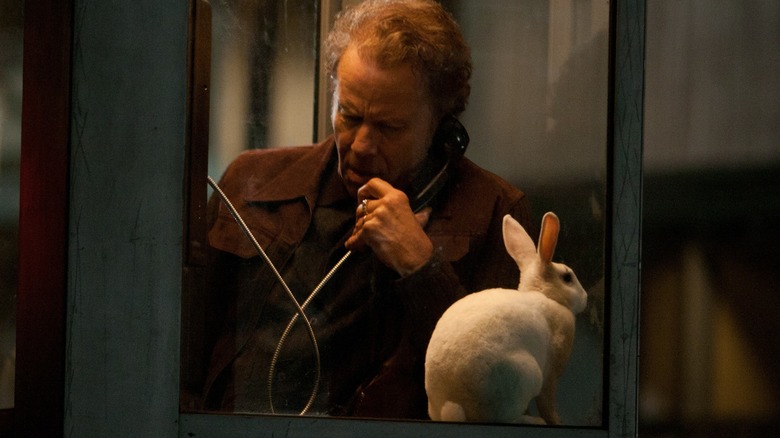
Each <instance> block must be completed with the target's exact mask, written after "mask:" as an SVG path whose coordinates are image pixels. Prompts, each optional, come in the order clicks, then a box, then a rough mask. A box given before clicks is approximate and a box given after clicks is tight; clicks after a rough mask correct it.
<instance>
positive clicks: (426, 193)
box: [407, 116, 469, 213]
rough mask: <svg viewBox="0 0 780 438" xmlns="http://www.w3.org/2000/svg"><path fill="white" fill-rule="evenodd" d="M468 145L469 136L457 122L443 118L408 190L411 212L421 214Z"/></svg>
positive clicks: (450, 117) (450, 118)
mask: <svg viewBox="0 0 780 438" xmlns="http://www.w3.org/2000/svg"><path fill="white" fill-rule="evenodd" d="M468 144H469V134H468V132H466V128H465V127H464V126H463V125H462V124H461V123H460V121H458V119H456V118H455V117H453V116H446V117H444V119H442V121H441V122H440V123H439V126H438V128H437V129H436V133H435V134H434V135H433V141H432V143H431V147H430V148H429V149H428V157H427V158H426V159H425V163H424V164H423V165H422V168H421V169H420V170H419V171H418V173H417V175H416V176H415V178H414V180H413V181H412V183H411V184H410V185H409V188H408V189H407V196H409V205H410V206H411V207H412V211H414V212H415V213H416V212H418V211H420V210H421V209H422V208H423V207H425V206H426V205H427V204H428V202H430V201H431V199H433V197H434V196H436V194H437V193H438V192H439V190H441V189H442V187H444V185H445V184H446V182H447V179H448V178H449V176H450V174H451V173H452V171H453V169H452V167H453V166H454V165H455V164H456V163H457V162H458V160H459V159H460V157H462V156H463V154H464V153H465V152H466V147H467V146H468Z"/></svg>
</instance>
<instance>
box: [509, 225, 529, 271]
mask: <svg viewBox="0 0 780 438" xmlns="http://www.w3.org/2000/svg"><path fill="white" fill-rule="evenodd" d="M504 246H506V252H508V253H509V255H510V256H512V258H513V259H514V260H515V262H516V263H517V266H519V267H520V269H521V270H522V269H523V266H525V265H527V264H528V263H530V262H531V261H532V260H533V259H535V258H536V247H535V246H534V241H533V240H531V236H529V235H528V233H527V232H526V231H525V229H524V228H523V226H522V225H520V223H519V222H517V221H516V220H515V219H514V218H513V217H512V216H510V215H506V216H504Z"/></svg>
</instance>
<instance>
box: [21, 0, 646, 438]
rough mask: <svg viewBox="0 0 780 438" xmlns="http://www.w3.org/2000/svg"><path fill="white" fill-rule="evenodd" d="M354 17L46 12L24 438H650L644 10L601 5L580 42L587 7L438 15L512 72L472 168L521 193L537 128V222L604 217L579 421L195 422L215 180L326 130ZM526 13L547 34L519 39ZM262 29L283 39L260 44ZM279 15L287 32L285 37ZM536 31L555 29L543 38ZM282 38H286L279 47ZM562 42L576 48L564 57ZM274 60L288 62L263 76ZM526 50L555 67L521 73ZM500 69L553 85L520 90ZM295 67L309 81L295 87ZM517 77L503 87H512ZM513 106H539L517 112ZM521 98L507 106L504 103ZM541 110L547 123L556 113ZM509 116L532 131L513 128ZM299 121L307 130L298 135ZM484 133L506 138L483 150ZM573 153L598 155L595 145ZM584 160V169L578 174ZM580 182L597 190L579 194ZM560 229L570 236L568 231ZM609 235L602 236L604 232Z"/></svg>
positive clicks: (30, 73) (233, 5) (61, 5)
mask: <svg viewBox="0 0 780 438" xmlns="http://www.w3.org/2000/svg"><path fill="white" fill-rule="evenodd" d="M349 3H354V2H349V1H337V0H319V1H315V0H309V1H297V2H287V1H284V2H281V1H279V2H257V3H255V2H213V1H212V2H208V1H205V0H191V1H189V2H157V1H142V2H140V3H137V2H136V3H132V4H129V3H126V2H124V3H123V2H118V1H114V0H110V1H102V2H97V3H95V2H82V1H80V0H70V1H66V2H54V1H49V0H46V1H43V2H36V3H35V4H33V3H30V2H28V4H27V5H26V9H25V20H26V21H25V48H24V50H25V64H24V68H25V69H24V80H25V83H24V85H25V87H24V103H23V105H24V109H23V117H24V121H23V133H22V178H21V215H20V218H21V219H20V222H21V223H20V248H21V253H20V280H19V282H20V285H19V294H18V316H17V320H18V322H17V326H18V328H17V330H18V336H17V339H18V341H17V345H18V347H17V348H18V351H17V371H16V376H17V377H16V402H15V408H14V414H13V415H14V430H15V432H16V435H17V436H59V435H63V436H74V437H76V436H114V435H120V436H182V437H186V436H258V435H260V436H272V435H275V434H281V433H284V434H285V435H287V436H311V435H313V434H318V435H325V436H331V435H347V434H354V435H368V434H382V435H385V434H390V435H400V436H408V435H413V436H421V435H429V436H463V437H466V436H521V435H523V434H525V433H529V432H530V433H533V434H534V435H535V436H556V437H557V436H570V435H571V436H574V435H576V436H588V437H605V436H634V435H636V434H637V363H638V329H639V311H638V303H639V247H640V238H641V237H640V236H641V233H640V217H641V216H640V213H641V164H642V163H641V156H642V153H641V138H642V135H641V134H642V107H643V106H642V97H643V96H642V90H643V52H644V11H645V2H644V1H642V0H640V1H626V2H610V3H609V5H606V6H603V5H602V7H601V9H599V5H597V4H596V3H599V4H601V3H603V2H593V5H592V10H590V11H588V12H587V14H586V16H587V18H583V20H586V21H587V23H588V24H589V28H590V29H591V32H590V33H587V34H578V33H577V32H574V31H573V30H572V29H582V28H581V27H577V26H572V23H571V22H569V21H567V20H568V18H565V17H571V15H569V14H568V12H567V11H565V10H562V9H560V8H562V7H563V6H561V4H560V2H553V1H548V0H533V1H532V0H529V1H527V2H525V1H523V2H502V1H498V0H496V1H493V0H491V1H487V2H470V1H449V2H442V3H444V4H445V5H446V6H447V7H448V8H450V9H451V10H452V11H453V14H454V15H455V16H456V17H457V18H458V21H459V22H460V23H461V25H462V27H463V29H464V33H465V34H466V35H467V37H468V38H469V40H470V44H472V46H473V47H474V58H475V65H476V66H477V68H479V66H480V65H485V66H488V67H487V68H486V70H485V71H486V72H488V73H489V72H491V71H493V72H496V71H498V72H499V74H495V75H490V74H485V75H484V76H480V75H481V74H482V73H481V72H480V73H479V74H477V73H475V76H474V80H473V86H474V87H475V88H477V87H484V88H478V89H479V90H486V91H484V92H480V93H476V92H473V99H472V103H471V104H472V105H473V108H472V112H467V113H466V114H465V115H464V117H463V119H462V121H463V124H464V125H466V128H467V129H468V130H469V134H468V136H467V137H466V138H468V137H469V136H470V138H471V144H476V143H477V142H478V143H481V144H485V145H484V146H479V147H473V146H469V149H468V150H467V151H466V154H467V155H469V156H470V157H472V159H474V160H475V161H477V162H479V163H480V164H482V165H483V166H485V167H487V168H489V169H495V171H496V173H498V174H501V175H502V176H504V175H506V176H505V177H506V178H507V179H508V180H510V182H513V183H515V181H512V179H513V178H514V176H512V175H513V174H512V172H515V171H516V167H517V166H519V165H520V164H518V163H519V161H521V160H520V159H513V158H512V156H513V154H514V150H513V149H500V146H499V145H501V144H504V145H506V144H512V146H511V147H515V146H514V142H513V140H514V139H516V138H518V136H519V135H520V134H519V133H518V132H520V131H523V132H525V133H530V134H529V135H537V136H538V137H532V138H530V139H529V140H528V143H529V144H535V143H538V144H542V145H546V148H545V150H534V146H533V145H532V146H528V149H524V152H523V153H524V154H526V155H527V156H533V157H535V159H534V160H533V162H531V163H529V164H528V165H529V169H527V170H524V171H523V175H525V177H526V178H527V179H525V180H523V181H524V182H522V181H521V182H518V184H522V185H523V189H524V191H526V192H528V193H529V194H530V196H531V197H532V199H533V198H534V194H536V198H537V199H538V201H539V207H538V208H539V209H542V208H544V209H554V210H557V211H564V212H565V213H566V214H567V215H569V217H571V218H578V217H580V216H578V215H580V214H582V211H583V210H584V209H585V208H586V207H585V206H587V209H588V213H587V215H585V216H587V219H588V220H589V221H590V222H588V221H584V222H583V221H576V220H575V219H572V222H577V223H579V224H580V228H579V229H566V230H565V231H564V232H565V233H568V234H567V236H570V237H571V239H570V240H571V241H572V242H576V243H573V244H572V247H571V248H568V249H567V250H568V251H569V254H572V257H574V258H577V259H578V260H580V261H581V262H582V267H581V268H578V269H579V270H582V271H586V272H589V274H585V275H584V277H586V278H587V282H588V284H589V287H588V289H589V293H592V292H591V291H596V290H598V291H599V293H600V294H601V301H600V303H601V305H600V307H599V308H595V309H593V310H592V311H593V312H594V313H593V314H592V315H590V316H588V315H586V316H584V317H583V318H585V319H583V320H582V324H586V325H587V324H590V325H587V326H585V328H584V329H583V331H582V332H583V333H585V334H583V335H582V340H581V341H579V342H580V343H579V344H577V345H576V346H575V352H574V353H573V354H574V355H577V357H578V361H579V362H580V363H581V364H587V365H583V366H581V367H579V368H578V369H574V370H573V371H572V372H571V374H570V375H568V376H567V377H565V378H564V382H563V383H561V385H563V386H564V387H566V388H567V389H566V391H567V392H568V393H569V394H570V395H571V396H570V397H568V399H570V400H571V401H570V402H566V403H564V405H565V406H562V410H564V411H565V413H566V414H567V415H568V417H569V418H571V420H570V421H569V422H567V423H565V424H563V425H562V426H557V427H540V426H523V425H513V424H469V423H464V424H455V423H441V422H432V421H400V420H394V421H381V420H374V419H352V418H326V417H314V416H303V417H302V418H299V417H297V416H289V415H269V414H262V413H258V414H251V415H250V414H246V415H244V414H242V415H228V414H215V413H205V412H199V411H198V410H197V409H196V408H195V406H196V403H195V402H194V400H195V399H196V398H197V385H194V386H193V385H191V383H192V382H193V381H197V380H198V378H199V377H200V376H199V373H202V370H200V369H199V368H198V366H197V363H198V361H199V360H202V358H203V356H204V355H207V354H208V352H207V351H204V350H203V349H202V346H200V345H199V344H198V343H197V342H194V341H193V339H197V338H199V337H202V336H206V335H208V334H206V333H203V330H204V329H203V320H204V319H206V318H208V311H209V309H204V308H202V307H201V306H199V303H201V298H202V297H201V295H200V294H202V291H201V290H200V289H199V285H200V284H201V283H202V281H203V266H204V263H205V262H206V261H205V255H204V245H206V239H205V234H206V224H205V208H206V202H207V197H208V196H209V194H210V192H209V189H208V184H207V176H209V175H211V176H214V177H218V176H219V174H221V172H223V170H224V166H225V165H226V163H227V162H229V161H231V160H232V158H233V157H234V156H235V153H236V151H237V150H239V149H242V148H248V147H268V146H273V145H280V144H296V142H298V141H301V138H298V137H295V136H296V135H300V136H302V141H307V142H311V141H316V140H317V139H321V138H324V137H325V136H327V135H328V134H329V121H328V120H329V109H330V102H329V99H330V96H329V94H328V91H327V88H328V87H327V86H326V81H327V78H325V77H323V74H322V71H320V68H321V67H320V66H319V62H318V61H319V57H318V48H319V43H320V38H321V35H323V34H326V33H327V31H328V30H329V26H330V24H332V21H333V17H334V16H335V14H336V13H337V12H338V11H339V10H340V9H341V8H342V7H343V6H345V5H346V4H349ZM261 5H262V6H261ZM247 8H250V9H247ZM253 8H254V9H253ZM260 9H262V10H261V11H260V12H258V11H259V10H260ZM521 12H522V14H521ZM529 12H533V13H529ZM262 13H265V14H267V15H262ZM491 14H492V15H491ZM525 15H531V16H541V17H543V20H542V21H541V22H534V23H531V24H526V25H524V26H521V25H519V24H518V22H519V21H518V20H521V19H522V17H524V16H525ZM488 16H489V18H490V19H493V20H495V22H492V23H494V24H495V25H494V26H492V27H491V28H492V29H495V30H496V31H497V32H503V33H502V34H501V35H503V36H514V37H517V40H515V39H511V38H510V39H507V38H503V39H496V38H492V39H491V37H490V35H488V34H485V32H484V29H485V26H484V23H483V22H481V21H480V20H483V19H487V18H485V17H488ZM247 17H249V18H251V19H250V20H247V21H242V20H246V19H247ZM248 23H253V24H252V26H260V27H259V28H258V29H260V32H261V33H260V35H264V36H268V35H271V36H268V40H265V39H263V38H259V37H257V34H252V33H251V31H252V29H248V27H247V26H249V24H248ZM262 23H266V24H267V23H276V24H275V26H276V27H274V28H273V32H270V31H269V30H268V29H266V28H263V27H262ZM254 30H255V31H256V30H257V29H254ZM263 32H265V33H263ZM518 32H519V33H518ZM522 32H527V33H528V34H540V33H541V34H542V36H543V37H542V38H540V39H538V40H537V41H536V42H535V43H529V42H526V40H524V39H523V38H521V36H522V37H525V36H527V35H525V34H522ZM296 37H298V38H299V40H296V39H295V38H296ZM269 40H270V41H275V42H277V43H278V44H280V46H273V45H272V46H268V45H267V42H268V41H269ZM507 41H516V44H517V47H515V46H514V43H512V44H507ZM583 41H584V42H587V44H586V43H584V42H583ZM579 42H583V43H582V44H583V45H582V47H585V48H588V49H590V51H591V54H592V53H595V55H594V56H596V57H600V58H598V59H600V60H601V61H603V62H602V63H601V64H599V63H596V64H597V65H600V66H602V67H603V68H602V70H600V71H599V70H596V71H594V73H593V74H594V75H595V76H594V77H596V78H600V79H598V81H600V82H599V83H603V87H602V88H601V89H599V90H601V91H600V92H601V94H598V95H597V96H596V97H594V99H595V101H596V105H597V106H596V108H601V109H600V110H599V111H601V112H599V113H598V114H595V115H594V117H596V118H597V119H599V120H601V122H603V130H600V131H598V132H597V133H595V134H593V135H594V136H595V137H593V138H594V139H595V140H593V141H591V142H590V143H588V144H592V147H593V148H594V149H593V150H594V152H593V153H590V152H588V153H585V154H583V156H578V155H577V154H574V153H572V149H567V148H566V147H565V146H561V147H559V148H557V149H556V147H551V146H550V145H553V146H554V145H566V144H569V143H572V142H573V141H574V140H575V139H574V137H576V136H574V135H572V134H571V133H570V132H568V131H566V130H564V129H562V127H565V126H569V125H572V124H576V120H575V119H576V117H574V116H573V115H572V114H571V113H567V112H566V108H567V106H569V103H570V102H573V101H574V100H573V99H575V97H574V95H571V94H567V93H569V92H571V90H567V89H566V88H565V86H564V85H565V84H568V83H571V81H572V80H573V79H572V76H571V75H575V76H576V74H575V73H576V72H577V71H580V70H579V68H580V67H581V66H583V65H587V64H589V63H590V62H589V61H587V60H583V59H577V57H576V56H575V55H577V56H578V55H580V54H582V52H583V51H578V50H574V47H573V46H576V45H577V44H580V43H579ZM257 43H260V45H258V46H252V45H251V44H257ZM263 44H266V45H265V46H264V45H263ZM506 46H508V47H510V48H516V49H517V56H515V52H513V51H510V54H511V56H509V57H501V56H498V55H497V53H499V52H500V51H499V50H498V49H499V48H504V47H506ZM564 46H565V47H568V49H566V50H567V51H566V52H565V53H566V54H565V56H564V54H562V53H561V52H559V48H560V47H564ZM570 46H571V47H570ZM578 47H579V46H578ZM502 50H503V49H502ZM300 53H303V54H304V55H301V56H303V58H301V57H297V56H298V55H299V54H300ZM312 53H313V54H314V55H312ZM268 56H273V59H274V60H275V61H274V62H273V63H267V62H265V60H266V59H267V58H265V57H268ZM529 56H537V57H538V58H540V59H544V60H546V64H544V65H542V66H540V65H538V64H537V63H536V62H533V63H529V62H527V61H525V59H526V57H529ZM296 57H297V58H296ZM304 58H305V59H304ZM289 63H293V65H294V67H293V68H290V67H289V65H290V64H289ZM275 69H279V70H275ZM503 69H508V70H507V71H511V72H521V73H522V75H524V76H523V77H524V78H528V79H527V81H531V82H532V81H534V80H537V79H538V80H539V81H540V82H539V83H540V84H542V86H541V87H536V86H533V87H530V86H529V87H528V88H523V84H522V83H520V84H518V82H519V81H518V80H517V79H515V78H513V77H512V75H506V74H503V72H504V70H503ZM293 73H294V74H293ZM298 74H300V75H303V76H304V80H303V82H295V81H294V80H295V77H293V76H296V75H298ZM518 74H520V73H518ZM502 75H503V76H507V77H506V78H505V79H507V82H500V80H501V79H504V78H502V77H500V76H502ZM599 75H600V76H599ZM268 78H272V79H268ZM534 78H536V79H534ZM265 80H269V81H270V80H273V81H274V82H273V84H272V85H271V84H269V83H268V82H264V81H265ZM307 81H308V82H307ZM304 82H305V83H306V84H308V85H306V86H305V87H303V86H301V85H300V84H301V83H304ZM498 83H500V84H501V86H500V87H498V86H496V84H498ZM532 83H533V82H532ZM491 86H493V88H491ZM515 86H517V87H519V90H520V91H518V89H516V88H514V87H515ZM540 88H541V89H542V91H539V89H540ZM596 88H598V87H596ZM301 93H302V95H305V96H307V97H303V98H302V97H300V95H299V94H301ZM502 93H506V94H507V96H508V98H507V99H504V97H507V96H502V95H501V94H502ZM512 93H519V94H520V95H522V99H515V100H513V99H512V96H513V95H512ZM523 93H525V94H523ZM534 93H537V94H534ZM290 96H294V97H290ZM556 99H559V101H556ZM504 100H506V102H505V103H503V104H504V105H505V106H501V107H500V108H498V107H496V106H497V105H496V104H495V102H497V101H502V102H503V101H504ZM301 101H303V102H304V105H303V106H300V102H301ZM529 102H532V103H533V104H529ZM588 102H591V101H588ZM588 104H590V103H588ZM598 105H600V106H598ZM524 106H526V107H528V108H525V109H523V108H522V107H524ZM534 106H536V107H534ZM540 106H541V107H542V108H547V109H546V110H545V111H539V108H538V107H540ZM304 107H305V108H304ZM494 107H496V108H494ZM474 108H476V109H474ZM242 111H243V112H242ZM235 114H241V117H243V118H239V119H236V118H235ZM506 114H515V115H516V116H517V117H516V119H515V118H512V119H504V118H503V117H504V116H505V115H506ZM290 118H292V119H294V120H298V122H297V123H295V124H293V125H292V127H290V126H287V123H288V120H289V119H290ZM247 120H248V121H249V122H247ZM301 120H302V122H301ZM491 122H495V123H494V124H491ZM515 125H517V126H515ZM588 125H589V126H590V125H592V124H591V123H588ZM497 127H503V128H502V129H498V128H497ZM513 129H514V131H513ZM579 129H584V128H583V127H582V126H580V127H579ZM450 131H451V130H450ZM491 131H495V132H491ZM577 132H579V131H577ZM235 136H238V137H240V138H239V139H238V140H236V138H235ZM456 137H457V136H456ZM459 138H461V139H462V135H461V136H460V137H459ZM485 138H489V139H491V140H490V141H484V140H480V139H485ZM576 140H577V144H578V147H581V148H582V147H586V146H583V143H587V141H584V140H581V139H580V138H576ZM456 143H457V141H456ZM487 143H493V144H495V146H493V145H490V144H487ZM519 143H522V141H520V142H519ZM298 144H300V143H298ZM236 145H238V146H236ZM218 146H219V147H218ZM540 149H541V147H540ZM580 150H581V149H580ZM459 152H460V153H462V152H463V151H459ZM571 157H574V159H573V160H572V163H571V164H570V165H569V167H566V168H563V169H560V168H559V165H560V163H561V162H562V160H565V159H569V158H571ZM594 157H595V158H594ZM577 166H581V167H577ZM594 169H595V170H594ZM535 172H536V173H535ZM573 174H582V175H585V174H587V175H596V176H595V179H593V180H587V179H585V180H583V179H574V180H566V181H565V183H566V184H568V185H566V184H563V183H561V181H563V180H564V179H565V177H567V176H570V175H573ZM435 175H436V172H433V176H432V177H431V179H433V180H434V181H435ZM553 177H554V178H553ZM553 179H554V180H553ZM551 181H552V182H551ZM562 184H563V185H562ZM562 193H566V194H568V195H567V196H564V195H562ZM575 199H576V200H577V201H573V200H575ZM579 201H583V202H579ZM594 205H595V207H594ZM593 211H598V214H595V213H593ZM537 213H538V212H537ZM538 216H539V217H540V216H541V214H539V215H538ZM585 216H582V217H585ZM537 222H538V220H537ZM562 222H563V223H564V228H566V227H565V223H566V219H565V218H563V220H562ZM572 228H576V227H572ZM594 235H595V236H597V237H596V238H595V241H589V240H587V239H588V236H594ZM594 247H595V248H597V249H596V250H595V251H594V250H593V249H592V248H594ZM583 283H585V280H583ZM583 285H584V284H583ZM588 318H590V319H588ZM579 323H580V322H578V324H579ZM578 330H580V328H579V326H578ZM587 333H590V334H589V335H588V334H587ZM575 368H576V367H575ZM594 370H595V371H594ZM529 428H532V430H528V429H529Z"/></svg>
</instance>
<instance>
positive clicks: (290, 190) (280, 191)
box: [246, 136, 336, 205]
mask: <svg viewBox="0 0 780 438" xmlns="http://www.w3.org/2000/svg"><path fill="white" fill-rule="evenodd" d="M335 144H336V143H335V141H334V139H333V136H330V137H328V138H327V139H325V140H324V141H323V142H321V143H319V144H316V145H314V146H313V147H300V148H298V155H297V156H295V157H294V158H292V159H291V160H290V161H288V162H286V163H285V164H284V167H282V168H281V169H279V171H278V172H277V173H276V175H275V176H274V177H273V178H271V179H270V180H267V181H266V182H263V183H260V182H259V181H258V182H257V183H256V184H254V185H253V187H252V188H250V189H249V190H248V191H247V192H246V200H247V201H249V202H268V203H273V202H284V201H290V200H293V199H299V198H301V197H304V198H306V200H307V201H308V202H309V204H310V205H314V203H315V202H316V198H317V194H318V191H319V183H320V179H321V178H322V174H323V172H324V171H325V169H326V167H327V165H328V162H329V161H330V159H331V157H332V156H333V155H334V154H335Z"/></svg>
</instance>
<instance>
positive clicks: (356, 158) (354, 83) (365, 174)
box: [332, 48, 436, 196]
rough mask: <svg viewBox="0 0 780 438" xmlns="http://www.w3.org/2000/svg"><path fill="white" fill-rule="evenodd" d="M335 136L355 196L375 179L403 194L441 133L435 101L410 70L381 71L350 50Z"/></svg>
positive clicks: (340, 78) (341, 73) (339, 87)
mask: <svg viewBox="0 0 780 438" xmlns="http://www.w3.org/2000/svg"><path fill="white" fill-rule="evenodd" d="M332 120H333V131H334V132H335V135H336V146H337V149H338V155H339V175H341V178H342V179H343V180H344V184H345V185H346V187H347V190H348V191H349V193H350V194H351V195H353V196H356V193H357V190H358V189H359V188H360V187H361V186H362V185H363V184H365V183H366V182H368V180H370V179H371V178H373V177H379V178H381V179H383V180H385V181H387V182H389V183H390V184H392V185H393V186H395V187H396V188H399V189H403V188H404V186H405V185H406V184H407V183H408V182H409V180H410V179H411V175H412V173H413V172H414V171H415V170H416V168H417V167H418V165H419V164H420V163H422V161H423V160H424V159H425V156H426V153H427V150H428V146H429V145H430V143H431V140H432V138H433V132H434V130H435V128H436V126H435V122H434V115H433V106H432V104H431V99H430V97H429V96H428V93H427V92H426V90H425V88H424V86H423V82H422V80H421V79H420V78H418V77H417V76H415V74H414V73H413V71H412V69H411V67H410V66H407V65H401V66H397V67H392V68H388V69H381V68H379V67H378V66H377V65H376V64H375V63H373V62H370V61H366V60H363V59H361V58H360V56H359V55H358V53H357V50H356V49H354V48H349V49H347V51H346V52H345V53H344V55H343V56H342V58H341V60H340V62H339V66H338V69H337V72H336V89H335V93H334V103H333V114H332Z"/></svg>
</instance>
